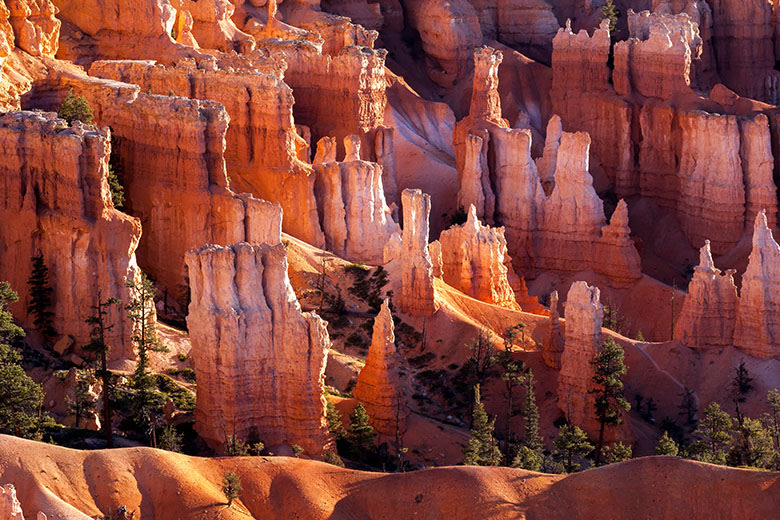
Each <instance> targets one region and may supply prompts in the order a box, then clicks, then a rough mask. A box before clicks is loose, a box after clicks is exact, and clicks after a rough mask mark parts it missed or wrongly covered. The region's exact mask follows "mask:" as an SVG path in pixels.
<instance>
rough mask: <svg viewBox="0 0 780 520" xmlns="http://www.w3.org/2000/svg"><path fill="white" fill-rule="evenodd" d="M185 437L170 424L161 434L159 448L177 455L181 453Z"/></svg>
mask: <svg viewBox="0 0 780 520" xmlns="http://www.w3.org/2000/svg"><path fill="white" fill-rule="evenodd" d="M183 437H184V436H183V435H182V434H181V433H179V431H178V430H177V429H176V427H175V426H174V425H172V424H168V425H166V426H164V427H163V429H162V431H161V432H160V440H159V442H158V447H159V448H160V449H161V450H168V451H173V452H176V453H181V446H182V438H183Z"/></svg>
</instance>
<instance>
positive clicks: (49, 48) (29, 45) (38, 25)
mask: <svg viewBox="0 0 780 520" xmlns="http://www.w3.org/2000/svg"><path fill="white" fill-rule="evenodd" d="M6 3H7V7H8V9H9V12H10V17H9V19H8V21H9V22H10V23H11V26H12V27H13V30H14V34H15V36H16V38H15V40H16V46H17V47H19V48H20V49H22V50H23V51H26V52H28V53H30V54H32V55H33V56H54V55H55V54H56V53H57V49H58V47H59V37H60V25H61V23H60V21H59V20H58V19H57V18H56V15H57V13H58V10H57V8H56V7H55V6H54V4H52V3H51V0H9V1H7V2H6ZM1 17H2V15H0V18H1Z"/></svg>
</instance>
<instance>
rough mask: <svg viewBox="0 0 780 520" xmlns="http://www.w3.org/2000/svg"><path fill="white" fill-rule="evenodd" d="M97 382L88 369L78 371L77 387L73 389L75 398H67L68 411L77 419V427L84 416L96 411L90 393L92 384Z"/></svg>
mask: <svg viewBox="0 0 780 520" xmlns="http://www.w3.org/2000/svg"><path fill="white" fill-rule="evenodd" d="M94 383H95V377H94V376H93V375H92V373H91V372H88V371H87V370H77V371H76V388H75V389H74V391H73V399H71V398H70V397H68V398H66V402H67V404H68V411H69V412H70V413H72V414H73V416H74V417H75V419H76V424H75V427H76V428H78V427H79V424H80V423H81V419H82V417H84V416H86V415H88V414H90V413H92V412H94V411H95V401H94V400H92V396H91V395H90V393H89V387H90V385H92V384H94Z"/></svg>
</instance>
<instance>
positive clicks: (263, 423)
mask: <svg viewBox="0 0 780 520" xmlns="http://www.w3.org/2000/svg"><path fill="white" fill-rule="evenodd" d="M187 265H188V267H189V272H190V287H191V293H192V301H191V303H190V306H189V314H188V315H187V324H188V326H189V330H190V338H191V340H192V345H193V349H192V356H193V362H194V365H195V374H196V376H197V378H198V395H197V402H196V407H195V428H196V430H197V431H198V434H199V435H200V436H201V437H203V439H204V440H206V442H207V443H208V444H209V446H210V447H212V448H213V449H216V450H217V451H223V450H224V443H225V441H226V439H227V437H230V436H233V435H235V436H236V437H237V438H239V439H242V440H246V439H247V438H248V436H249V435H250V434H253V435H254V434H256V435H257V436H258V437H259V439H260V440H261V441H262V442H263V443H265V445H266V446H269V447H273V446H278V445H282V444H286V445H292V444H298V445H300V446H301V447H302V448H303V449H304V451H305V452H306V453H308V454H311V455H317V454H319V453H321V452H322V450H323V448H324V447H325V446H326V445H327V444H328V443H329V442H330V441H329V434H328V428H327V421H326V419H325V397H324V394H323V384H324V377H325V363H326V360H327V351H328V348H329V346H330V339H329V337H328V332H327V329H326V325H325V322H324V321H322V319H320V318H319V317H318V316H317V315H316V314H314V313H305V312H301V307H300V304H299V303H298V300H297V298H296V297H295V293H294V292H293V289H292V286H291V285H290V281H289V279H288V277H287V256H286V252H285V249H284V247H283V246H282V245H276V246H270V245H268V244H261V245H250V244H247V243H240V244H235V245H232V246H228V247H219V246H204V247H202V248H200V249H198V250H192V251H190V252H188V253H187Z"/></svg>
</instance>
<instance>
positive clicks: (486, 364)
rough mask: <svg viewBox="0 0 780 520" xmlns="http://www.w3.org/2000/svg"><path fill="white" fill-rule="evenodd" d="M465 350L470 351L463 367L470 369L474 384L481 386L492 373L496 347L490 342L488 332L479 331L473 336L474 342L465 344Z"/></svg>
mask: <svg viewBox="0 0 780 520" xmlns="http://www.w3.org/2000/svg"><path fill="white" fill-rule="evenodd" d="M466 348H468V349H469V350H471V355H470V356H469V358H468V359H467V360H466V363H465V364H464V367H468V368H469V369H470V371H471V374H472V377H473V380H474V383H476V384H482V383H484V382H485V379H487V378H488V376H490V375H492V373H493V365H495V364H496V347H495V346H493V343H492V342H491V341H490V335H489V334H488V332H487V331H486V330H482V329H480V331H479V332H478V333H477V335H476V336H474V340H473V341H472V342H471V343H468V344H466Z"/></svg>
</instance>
